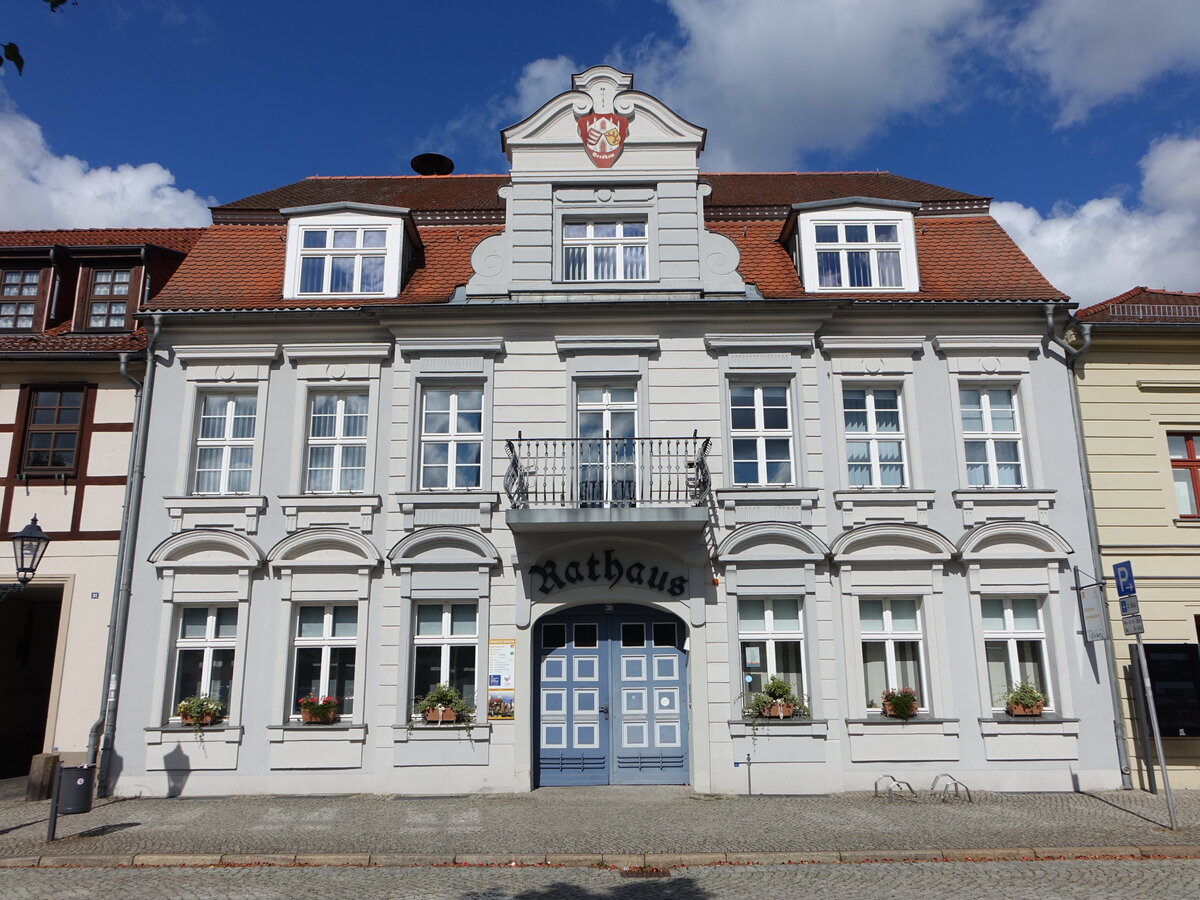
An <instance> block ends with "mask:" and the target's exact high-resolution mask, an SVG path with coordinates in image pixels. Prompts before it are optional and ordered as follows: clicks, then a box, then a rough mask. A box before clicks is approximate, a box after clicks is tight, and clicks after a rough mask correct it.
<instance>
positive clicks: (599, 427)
mask: <svg viewBox="0 0 1200 900" xmlns="http://www.w3.org/2000/svg"><path fill="white" fill-rule="evenodd" d="M575 403H576V410H575V413H576V417H577V420H578V431H579V448H578V458H579V502H580V503H581V504H583V505H585V506H629V505H631V504H633V503H635V502H636V501H637V499H638V474H639V464H638V441H637V433H638V421H637V420H638V394H637V385H635V384H596V383H590V382H580V383H579V384H578V385H577V386H576V392H575Z"/></svg>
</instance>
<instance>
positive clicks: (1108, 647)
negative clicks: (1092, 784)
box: [1074, 566, 1133, 791]
mask: <svg viewBox="0 0 1200 900" xmlns="http://www.w3.org/2000/svg"><path fill="white" fill-rule="evenodd" d="M1074 571H1075V597H1076V599H1077V601H1078V603H1079V610H1080V615H1081V616H1082V617H1083V637H1084V640H1085V641H1089V642H1093V643H1096V642H1098V643H1099V644H1100V647H1101V650H1102V652H1103V653H1104V662H1105V663H1106V664H1107V665H1108V690H1109V699H1110V700H1111V702H1112V712H1113V737H1114V739H1115V740H1116V742H1117V765H1118V766H1120V768H1121V789H1122V790H1125V791H1131V790H1133V778H1132V775H1131V770H1130V766H1129V746H1128V744H1127V742H1126V740H1125V719H1124V718H1123V717H1122V715H1121V688H1120V680H1119V678H1118V677H1117V649H1116V646H1115V645H1114V643H1113V635H1112V629H1111V628H1110V627H1109V625H1108V608H1107V604H1106V602H1105V599H1104V582H1103V581H1100V580H1099V579H1097V578H1096V577H1095V576H1088V577H1089V578H1090V579H1091V580H1090V581H1089V582H1088V584H1086V585H1085V584H1084V583H1083V573H1082V572H1081V571H1080V570H1079V566H1075V567H1074ZM1085 591H1094V596H1093V595H1090V594H1085Z"/></svg>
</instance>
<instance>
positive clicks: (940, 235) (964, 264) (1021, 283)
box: [708, 216, 1064, 300]
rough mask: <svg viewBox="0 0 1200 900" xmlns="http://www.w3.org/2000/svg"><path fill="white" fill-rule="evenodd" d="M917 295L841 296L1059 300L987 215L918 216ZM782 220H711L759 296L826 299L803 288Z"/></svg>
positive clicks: (1059, 295)
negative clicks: (781, 240)
mask: <svg viewBox="0 0 1200 900" xmlns="http://www.w3.org/2000/svg"><path fill="white" fill-rule="evenodd" d="M916 226H917V261H918V268H919V269H920V273H921V289H920V290H919V291H917V292H916V293H904V294H896V293H878V294H864V293H859V292H857V291H855V292H853V293H852V294H851V293H850V292H847V293H846V296H853V297H855V298H857V299H860V300H1061V299H1063V296H1064V295H1063V294H1062V292H1061V291H1058V290H1056V289H1055V288H1054V287H1053V286H1052V285H1051V284H1050V283H1049V282H1048V281H1046V279H1045V278H1043V277H1042V274H1041V273H1040V272H1039V271H1038V270H1037V269H1036V268H1034V266H1033V263H1031V262H1030V261H1029V258H1028V257H1026V256H1025V254H1024V253H1022V252H1021V250H1020V248H1019V247H1017V245H1016V244H1015V243H1013V240H1012V238H1010V237H1009V236H1008V234H1007V233H1006V232H1005V231H1004V229H1003V228H1001V227H1000V226H999V225H998V224H997V223H996V220H995V219H993V218H992V217H991V216H970V217H930V218H920V219H918V220H917V223H916ZM782 227H783V220H782V219H780V220H769V219H768V220H765V221H748V222H729V221H712V222H709V223H708V228H709V230H710V231H716V232H719V233H721V234H724V235H725V236H726V237H728V238H730V239H732V240H733V242H734V243H735V244H737V245H738V249H739V250H740V251H741V254H742V261H741V264H740V265H739V266H738V271H739V272H740V273H741V275H742V278H744V279H745V280H746V281H748V282H752V283H754V284H755V285H757V287H758V289H759V291H761V292H762V295H763V296H764V297H768V298H786V297H806V298H810V299H817V298H821V297H828V296H829V292H828V291H822V292H819V293H817V292H813V293H806V292H805V291H804V287H803V286H802V285H801V283H800V278H799V277H798V276H797V274H796V268H795V266H794V265H793V264H792V259H791V255H790V254H789V253H788V252H787V250H786V248H784V247H783V245H782V244H780V243H779V242H778V241H777V240H776V238H778V237H779V232H780V230H781V229H782Z"/></svg>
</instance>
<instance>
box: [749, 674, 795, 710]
mask: <svg viewBox="0 0 1200 900" xmlns="http://www.w3.org/2000/svg"><path fill="white" fill-rule="evenodd" d="M746 711H747V712H748V713H749V714H750V718H751V719H790V718H792V716H800V717H801V718H808V715H809V711H808V707H807V706H805V705H804V704H803V703H802V702H801V701H800V700H799V699H798V698H797V697H796V693H795V692H794V691H793V690H792V686H791V685H790V684H788V683H787V682H786V681H784V680H783V679H782V678H780V677H778V676H772V677H771V678H769V679H768V680H767V683H766V684H764V685H763V689H762V690H761V691H758V692H757V693H755V694H752V695H751V697H750V705H749V706H747V707H746Z"/></svg>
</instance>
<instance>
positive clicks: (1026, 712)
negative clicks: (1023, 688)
mask: <svg viewBox="0 0 1200 900" xmlns="http://www.w3.org/2000/svg"><path fill="white" fill-rule="evenodd" d="M1045 708H1046V704H1045V703H1043V702H1038V703H1035V704H1033V706H1023V705H1022V704H1020V703H1010V704H1008V714H1009V715H1010V716H1040V715H1041V714H1042V710H1043V709H1045Z"/></svg>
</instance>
